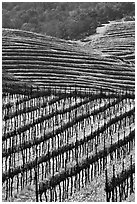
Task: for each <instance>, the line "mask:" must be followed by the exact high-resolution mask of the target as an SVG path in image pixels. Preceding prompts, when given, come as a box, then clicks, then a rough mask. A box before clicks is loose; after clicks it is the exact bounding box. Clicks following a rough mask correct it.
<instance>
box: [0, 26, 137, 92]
mask: <svg viewBox="0 0 137 204" xmlns="http://www.w3.org/2000/svg"><path fill="white" fill-rule="evenodd" d="M134 32H135V30H134V22H132V23H131V22H122V23H111V24H110V25H108V26H107V29H105V32H103V33H101V34H96V35H94V36H92V37H91V38H90V41H88V42H83V43H80V44H79V43H77V42H70V41H65V40H61V39H57V38H52V37H48V36H43V35H40V34H35V33H31V32H24V31H19V30H10V29H3V38H2V43H3V44H2V63H3V64H2V70H3V84H4V83H5V82H7V83H8V82H10V83H12V80H14V83H15V81H16V80H17V81H18V82H19V83H20V82H22V83H27V84H33V85H36V86H39V87H42V86H47V87H49V86H52V87H59V88H60V87H70V86H71V87H74V86H77V87H90V88H93V89H97V88H101V87H102V88H105V89H111V90H112V89H115V90H120V89H123V88H124V89H125V88H128V89H132V90H133V89H134V86H135V71H134V43H135V39H134Z"/></svg>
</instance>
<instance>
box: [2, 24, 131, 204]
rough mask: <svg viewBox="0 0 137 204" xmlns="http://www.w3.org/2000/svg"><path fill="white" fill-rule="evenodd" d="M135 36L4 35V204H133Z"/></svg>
mask: <svg viewBox="0 0 137 204" xmlns="http://www.w3.org/2000/svg"><path fill="white" fill-rule="evenodd" d="M134 32H135V23H134V22H122V23H121V22H119V23H114V22H113V23H112V24H108V25H107V28H106V29H105V31H104V32H103V33H101V34H96V35H95V36H91V37H89V39H88V40H87V39H86V40H85V42H77V41H75V42H73V41H65V40H62V39H57V38H53V37H49V36H43V35H40V34H36V33H32V32H25V31H20V30H11V29H3V33H2V74H3V76H2V85H3V87H2V91H3V92H2V102H3V103H2V119H3V129H2V199H3V201H22V202H23V201H34V202H35V201H47V202H56V201H60V202H63V201H91V202H95V201H97V202H99V201H101V202H104V201H107V202H111V201H116V202H118V201H123V200H125V201H127V200H128V199H129V200H133V198H134V194H135V67H134V65H135V63H134V58H135V53H134V43H135V39H134V38H135V34H134ZM87 41H88V42H87Z"/></svg>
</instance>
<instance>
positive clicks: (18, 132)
mask: <svg viewBox="0 0 137 204" xmlns="http://www.w3.org/2000/svg"><path fill="white" fill-rule="evenodd" d="M115 103H116V102H115ZM110 106H111V103H110V104H108V105H107V106H106V105H105V106H103V107H100V108H99V109H95V110H94V111H92V113H90V114H89V113H86V114H83V115H80V116H78V117H76V118H74V119H73V120H72V121H70V122H68V123H66V124H65V125H63V126H62V127H61V128H60V127H59V128H58V129H56V130H55V132H54V133H49V134H48V135H53V134H56V133H59V132H60V131H61V132H62V131H64V130H66V129H67V128H69V127H71V126H73V125H74V124H76V123H77V122H80V121H82V120H83V119H84V118H88V117H90V116H91V115H96V114H98V113H99V112H103V111H105V110H106V109H108V108H109V107H110ZM134 110H135V108H133V109H132V110H130V111H129V115H130V112H131V113H132V112H134ZM125 114H127V115H128V113H125ZM48 117H49V116H48ZM46 119H47V116H44V117H41V118H38V119H36V120H34V122H33V123H31V124H28V125H26V126H23V127H20V128H18V129H17V130H15V131H11V132H9V133H6V134H4V135H3V136H2V141H4V140H6V139H8V138H10V137H13V136H14V135H16V134H20V133H22V132H25V131H26V130H28V129H30V127H33V126H35V125H36V124H38V123H41V122H43V121H44V120H46Z"/></svg>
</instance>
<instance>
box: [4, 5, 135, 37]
mask: <svg viewBox="0 0 137 204" xmlns="http://www.w3.org/2000/svg"><path fill="white" fill-rule="evenodd" d="M134 16H135V3H133V2H17V3H16V2H3V3H2V27H3V28H15V29H21V30H27V31H33V32H38V33H42V34H47V35H51V36H55V37H59V38H63V39H80V38H83V37H85V36H87V35H90V34H93V33H95V31H96V28H97V26H100V25H101V24H102V23H106V22H108V21H109V20H118V19H121V18H125V19H127V18H128V19H131V20H132V19H134Z"/></svg>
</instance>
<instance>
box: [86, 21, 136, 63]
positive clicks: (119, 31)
mask: <svg viewBox="0 0 137 204" xmlns="http://www.w3.org/2000/svg"><path fill="white" fill-rule="evenodd" d="M85 41H86V42H85V43H83V45H82V46H83V47H84V48H85V49H87V50H88V51H89V52H90V51H91V49H94V51H95V50H96V51H97V52H99V53H100V54H101V55H104V56H113V57H114V58H117V59H120V60H122V61H125V62H126V63H128V64H130V63H133V66H134V63H135V22H134V21H127V22H122V21H119V22H113V21H112V22H110V23H109V24H105V25H104V26H103V27H98V28H97V34H95V35H93V36H89V37H87V38H86V39H85Z"/></svg>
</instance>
